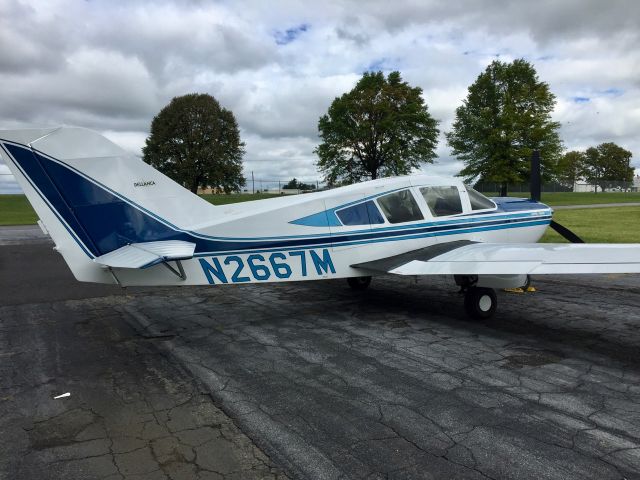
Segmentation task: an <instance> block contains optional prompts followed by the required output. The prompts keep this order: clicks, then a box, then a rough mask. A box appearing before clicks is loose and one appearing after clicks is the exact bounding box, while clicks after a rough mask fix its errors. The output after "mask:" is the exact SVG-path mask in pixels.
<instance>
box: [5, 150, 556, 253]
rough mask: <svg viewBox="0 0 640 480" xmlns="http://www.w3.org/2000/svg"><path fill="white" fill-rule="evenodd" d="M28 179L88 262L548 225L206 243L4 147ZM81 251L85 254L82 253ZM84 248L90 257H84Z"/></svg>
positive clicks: (494, 223)
mask: <svg viewBox="0 0 640 480" xmlns="http://www.w3.org/2000/svg"><path fill="white" fill-rule="evenodd" d="M4 146H5V148H6V149H7V150H8V151H9V153H10V154H11V156H12V157H13V159H14V160H15V162H16V164H17V165H18V167H19V168H20V169H21V171H22V172H23V174H24V175H25V176H26V177H27V179H28V180H29V181H30V182H31V183H32V184H33V185H34V186H36V187H37V190H38V191H39V193H40V195H41V196H43V198H44V199H45V200H46V201H47V203H48V204H49V206H50V208H51V209H52V210H53V211H54V213H55V214H56V215H57V216H58V218H61V219H62V220H63V221H64V222H66V224H68V226H69V228H70V229H71V230H72V232H73V233H75V235H73V236H74V239H75V240H76V241H77V242H78V243H79V244H80V245H81V246H82V247H83V249H84V250H85V252H86V253H87V254H88V255H89V256H94V255H95V256H99V255H102V254H105V253H108V252H110V251H113V250H115V249H117V248H120V247H122V246H124V245H127V244H130V243H140V242H149V241H159V240H184V241H189V242H193V243H195V244H196V250H195V251H196V254H197V255H204V254H205V253H206V254H211V253H216V252H231V251H233V252H250V251H251V252H253V251H263V250H274V249H280V250H285V249H300V248H311V247H317V246H330V245H332V246H342V245H358V244H366V243H377V242H381V241H395V240H405V239H412V238H422V237H430V236H440V235H452V234H457V233H468V232H472V231H473V232H475V231H486V230H495V229H502V228H517V227H520V226H522V227H525V226H531V225H541V224H544V223H545V222H546V223H547V224H548V223H549V221H550V220H551V217H550V215H549V212H538V213H537V214H532V213H531V212H521V213H518V212H513V213H511V214H506V215H505V214H504V213H502V214H499V215H496V214H486V215H485V216H483V217H477V216H474V217H457V218H450V219H446V220H442V221H437V222H422V223H419V224H410V225H397V226H393V227H381V228H374V229H367V230H357V231H350V232H344V233H340V234H335V233H334V234H333V235H331V234H330V233H329V232H327V233H325V234H313V235H306V236H301V235H297V236H283V237H266V238H259V237H258V238H229V237H211V236H207V235H203V234H199V233H197V232H190V231H186V230H181V229H179V228H177V227H176V226H174V225H172V224H171V223H169V222H168V221H166V220H164V219H162V218H160V217H158V216H157V215H154V214H153V213H152V212H149V211H148V210H146V209H144V208H143V207H141V206H139V205H136V204H135V203H133V202H132V201H131V200H129V199H127V198H125V197H123V196H122V195H120V194H118V193H117V192H114V191H113V190H110V189H109V188H108V187H106V186H104V185H102V184H99V183H98V182H96V181H95V180H93V179H90V178H89V177H87V176H86V175H84V174H82V173H81V172H78V171H77V170H75V169H73V168H72V167H70V166H69V165H66V164H65V163H63V162H61V161H59V160H56V159H53V158H51V157H47V156H46V155H44V154H41V153H40V152H35V151H33V150H32V149H30V148H27V147H24V146H21V145H16V144H13V143H8V142H7V143H4ZM85 246H86V248H85ZM87 248H88V249H89V250H91V252H88V251H87Z"/></svg>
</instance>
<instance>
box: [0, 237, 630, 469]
mask: <svg viewBox="0 0 640 480" xmlns="http://www.w3.org/2000/svg"><path fill="white" fill-rule="evenodd" d="M534 281H535V283H534V285H535V286H536V287H537V289H538V291H537V292H536V293H532V294H508V293H504V292H500V293H499V296H498V300H499V307H498V312H497V314H496V316H495V317H494V318H493V319H492V320H489V321H487V322H485V323H477V322H473V321H470V320H467V319H466V317H465V315H464V313H463V307H462V298H461V297H460V296H459V295H457V294H456V293H455V288H454V286H453V285H451V284H450V283H449V282H448V281H446V279H444V278H439V277H438V278H432V279H425V278H420V279H418V280H417V281H415V280H413V279H403V278H395V277H391V276H388V277H379V278H375V279H374V281H373V283H372V286H371V288H370V289H369V290H368V291H365V292H362V293H354V292H352V291H350V290H349V289H348V288H347V287H346V284H345V283H344V282H342V281H324V282H303V283H295V284H265V285H244V286H223V287H202V288H200V287H197V288H175V289H138V290H133V289H128V290H125V291H122V290H121V289H118V288H115V287H105V286H95V285H93V286H81V284H79V283H77V282H75V280H73V278H72V277H71V275H70V274H69V273H68V270H67V269H66V266H65V265H64V263H63V262H62V261H61V259H60V258H59V255H58V254H56V253H55V252H53V251H52V250H51V245H50V244H44V243H32V244H30V245H5V246H0V292H2V293H0V295H3V296H2V297H1V301H0V305H2V306H0V432H2V435H0V451H2V452H3V455H2V456H0V478H11V479H22V478H25V479H26V478H113V479H115V478H234V477H235V478H278V477H284V476H285V475H286V476H288V477H290V478H301V479H325V478H326V479H333V478H335V479H339V478H428V479H431V478H443V479H445V478H446V479H449V478H465V479H466V478H470V479H474V478H494V479H507V478H508V479H511V478H512V479H526V478H531V479H533V478H535V479H542V478H544V479H573V478H575V479H584V478H594V479H609V478H611V479H620V478H628V479H631V478H640V360H639V359H638V353H637V352H638V345H639V344H640V329H639V328H638V326H639V325H640V313H639V312H640V310H639V307H640V276H637V275H608V276H582V277H580V276H554V277H545V278H544V279H543V278H542V277H541V278H538V279H534ZM83 288H88V290H83ZM5 292H9V293H8V294H6V293H5ZM79 292H80V293H79ZM67 392H69V393H70V396H68V397H64V398H60V399H54V397H55V396H57V395H60V394H64V393H67ZM193 432H197V433H193ZM200 435H203V436H204V437H202V438H201V437H200ZM194 437H197V438H194Z"/></svg>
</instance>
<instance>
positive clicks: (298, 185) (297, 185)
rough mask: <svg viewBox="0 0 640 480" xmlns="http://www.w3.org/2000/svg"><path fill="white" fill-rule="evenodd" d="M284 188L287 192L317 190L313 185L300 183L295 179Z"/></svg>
mask: <svg viewBox="0 0 640 480" xmlns="http://www.w3.org/2000/svg"><path fill="white" fill-rule="evenodd" d="M282 188H284V189H285V190H315V188H316V186H315V185H313V184H312V183H302V182H299V181H298V180H297V179H295V178H293V179H291V180H289V183H287V184H285V185H284V187H282Z"/></svg>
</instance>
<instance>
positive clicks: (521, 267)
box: [352, 242, 640, 275]
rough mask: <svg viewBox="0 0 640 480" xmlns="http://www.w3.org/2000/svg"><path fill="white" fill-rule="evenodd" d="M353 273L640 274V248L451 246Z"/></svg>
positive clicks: (370, 264) (372, 264) (366, 265)
mask: <svg viewBox="0 0 640 480" xmlns="http://www.w3.org/2000/svg"><path fill="white" fill-rule="evenodd" d="M352 267H354V268H361V269H364V270H369V271H374V272H381V273H382V272H384V273H394V274H397V275H525V274H529V275H531V274H559V273H640V244H563V243H561V244H554V243H465V242H450V243H445V244H438V245H434V246H433V247H427V248H423V249H420V250H415V251H413V252H409V253H404V254H402V255H397V256H394V257H388V258H383V259H379V260H374V261H372V262H365V263H359V264H355V265H352Z"/></svg>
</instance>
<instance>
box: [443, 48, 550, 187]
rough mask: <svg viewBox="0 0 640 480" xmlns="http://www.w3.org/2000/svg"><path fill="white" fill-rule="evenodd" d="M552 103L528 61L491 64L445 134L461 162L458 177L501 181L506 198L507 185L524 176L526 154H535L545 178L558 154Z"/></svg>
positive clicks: (527, 166)
mask: <svg viewBox="0 0 640 480" xmlns="http://www.w3.org/2000/svg"><path fill="white" fill-rule="evenodd" d="M554 105H555V96H554V95H553V93H551V91H550V90H549V86H548V85H547V84H546V83H545V82H541V81H540V80H539V79H538V75H537V73H536V71H535V69H534V68H533V66H532V65H531V64H530V63H529V62H527V61H526V60H523V59H519V60H514V61H513V62H512V63H505V62H501V61H497V60H496V61H493V62H492V63H491V64H490V65H489V66H488V67H487V68H486V70H485V71H484V72H483V73H481V74H480V75H479V76H478V78H477V79H476V81H475V82H474V83H473V84H472V85H471V86H470V87H469V93H468V95H467V97H466V98H465V100H464V101H463V104H462V105H461V106H460V107H458V108H457V109H456V117H455V120H454V123H453V127H452V130H451V131H450V132H448V133H447V134H446V137H447V140H448V142H449V145H450V146H451V148H452V150H453V151H452V153H453V155H455V156H456V157H457V158H459V159H460V160H462V161H463V162H464V164H465V167H464V168H463V169H462V171H461V172H460V174H459V175H460V176H462V177H465V178H466V179H467V181H472V180H473V179H477V178H481V179H482V180H486V181H492V182H497V183H500V185H501V188H500V190H501V195H506V194H507V184H508V183H514V182H522V181H525V180H527V179H528V178H529V175H530V158H531V153H532V151H533V150H540V154H541V157H542V169H543V170H542V172H543V178H544V179H549V178H550V177H551V176H552V174H553V172H554V168H555V165H556V163H557V161H558V159H559V157H560V154H561V152H562V142H561V141H560V137H559V136H558V133H557V130H558V128H559V127H560V124H559V123H557V122H553V121H551V112H552V111H553V108H554Z"/></svg>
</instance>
